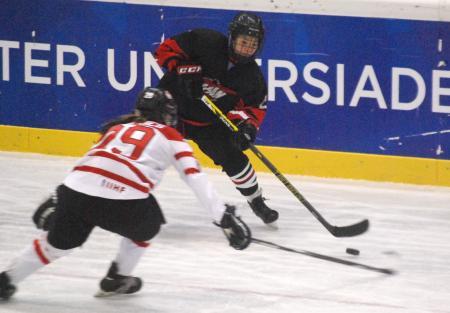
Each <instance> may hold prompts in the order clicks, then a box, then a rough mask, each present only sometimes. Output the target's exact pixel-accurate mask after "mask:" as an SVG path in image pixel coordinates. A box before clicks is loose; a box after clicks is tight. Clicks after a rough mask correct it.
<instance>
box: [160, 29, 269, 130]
mask: <svg viewBox="0 0 450 313" xmlns="http://www.w3.org/2000/svg"><path fill="white" fill-rule="evenodd" d="M155 56H156V58H157V60H158V63H159V64H160V65H161V66H162V67H164V68H166V69H167V70H168V71H167V72H166V74H165V75H164V77H163V78H162V79H161V81H160V83H159V86H158V87H160V88H164V89H167V90H169V91H170V92H171V93H172V94H173V96H174V98H175V100H176V101H177V103H178V106H179V112H180V116H181V118H182V119H184V120H187V121H192V122H194V123H195V122H199V124H210V123H214V122H216V121H217V117H215V116H214V115H213V114H212V113H211V112H210V111H209V109H208V108H206V106H205V105H204V104H203V103H201V101H200V100H192V99H189V98H188V97H186V95H184V94H183V93H184V91H183V90H179V88H178V85H177V74H176V71H175V68H176V67H177V65H178V64H179V63H181V62H192V63H196V64H200V65H201V66H202V71H203V92H204V93H205V94H207V95H209V96H210V97H211V98H213V100H214V101H215V103H216V104H217V105H218V107H219V108H220V109H221V110H222V111H223V112H224V113H228V112H230V111H233V110H240V111H244V112H245V113H246V114H247V116H249V117H251V119H252V120H254V122H255V124H256V125H257V126H259V125H260V123H261V122H262V120H263V118H264V115H265V111H266V100H267V86H266V83H265V80H264V77H263V75H262V73H261V69H260V68H259V66H258V65H257V64H256V62H255V61H254V60H252V61H250V62H248V63H244V64H241V63H237V64H233V63H231V62H230V61H229V56H228V39H227V37H226V36H224V35H223V34H221V33H219V32H217V31H214V30H210V29H194V30H191V31H188V32H184V33H181V34H178V35H175V36H173V37H171V38H169V39H167V40H165V41H164V42H163V43H162V44H161V45H160V46H159V47H158V48H157V50H156V52H155Z"/></svg>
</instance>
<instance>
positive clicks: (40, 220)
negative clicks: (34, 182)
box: [32, 195, 56, 231]
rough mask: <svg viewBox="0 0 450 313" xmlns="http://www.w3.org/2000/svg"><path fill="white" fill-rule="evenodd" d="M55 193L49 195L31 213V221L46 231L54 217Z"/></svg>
mask: <svg viewBox="0 0 450 313" xmlns="http://www.w3.org/2000/svg"><path fill="white" fill-rule="evenodd" d="M55 209H56V195H51V196H50V197H49V198H48V199H47V200H45V201H44V202H43V203H42V204H41V205H39V207H38V208H37V209H36V211H35V212H34V213H33V217H32V219H33V222H34V224H35V225H36V227H37V228H38V229H42V230H44V231H47V230H48V229H49V228H50V224H51V223H52V222H53V220H54V218H55Z"/></svg>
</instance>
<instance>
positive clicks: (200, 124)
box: [181, 118, 212, 126]
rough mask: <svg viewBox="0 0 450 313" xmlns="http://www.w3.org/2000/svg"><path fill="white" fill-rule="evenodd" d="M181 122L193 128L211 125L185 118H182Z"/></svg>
mask: <svg viewBox="0 0 450 313" xmlns="http://www.w3.org/2000/svg"><path fill="white" fill-rule="evenodd" d="M181 120H182V121H183V122H184V123H186V124H189V125H194V126H208V125H211V124H212V123H206V122H197V121H193V120H187V119H185V118H182V119H181Z"/></svg>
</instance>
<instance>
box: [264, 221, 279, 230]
mask: <svg viewBox="0 0 450 313" xmlns="http://www.w3.org/2000/svg"><path fill="white" fill-rule="evenodd" d="M266 226H267V227H269V228H270V229H273V230H278V223H277V221H274V222H272V223H266Z"/></svg>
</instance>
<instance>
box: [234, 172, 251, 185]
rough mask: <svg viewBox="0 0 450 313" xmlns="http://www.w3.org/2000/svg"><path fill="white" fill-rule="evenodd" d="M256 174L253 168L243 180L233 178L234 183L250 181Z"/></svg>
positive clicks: (239, 183)
mask: <svg viewBox="0 0 450 313" xmlns="http://www.w3.org/2000/svg"><path fill="white" fill-rule="evenodd" d="M254 174H255V171H254V170H252V171H251V172H250V174H249V175H248V176H247V177H246V178H244V179H242V180H240V179H233V183H235V184H236V185H242V184H244V183H246V182H247V181H249V180H250V179H251V178H252V177H253V176H254Z"/></svg>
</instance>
